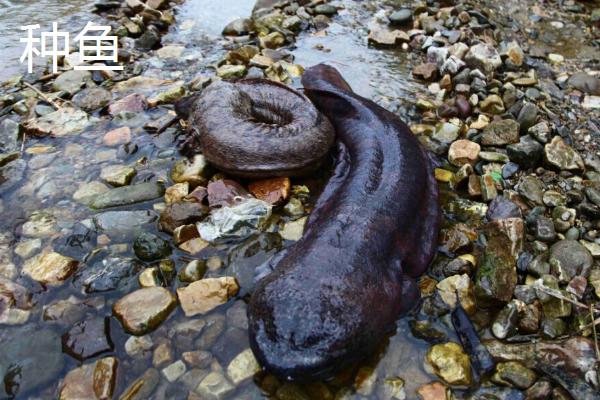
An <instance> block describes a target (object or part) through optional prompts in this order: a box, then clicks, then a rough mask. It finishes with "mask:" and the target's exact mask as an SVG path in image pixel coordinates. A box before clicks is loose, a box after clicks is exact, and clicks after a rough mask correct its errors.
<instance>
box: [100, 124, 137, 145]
mask: <svg viewBox="0 0 600 400" xmlns="http://www.w3.org/2000/svg"><path fill="white" fill-rule="evenodd" d="M102 141H103V142H104V144H105V145H107V146H111V147H114V146H119V145H122V144H127V143H130V142H131V129H129V127H128V126H122V127H120V128H117V129H113V130H112V131H110V132H107V133H106V134H105V135H104V138H102Z"/></svg>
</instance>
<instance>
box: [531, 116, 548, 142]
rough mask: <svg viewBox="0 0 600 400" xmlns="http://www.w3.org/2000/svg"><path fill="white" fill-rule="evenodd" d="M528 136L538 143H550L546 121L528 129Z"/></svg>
mask: <svg viewBox="0 0 600 400" xmlns="http://www.w3.org/2000/svg"><path fill="white" fill-rule="evenodd" d="M528 132H529V134H530V135H531V136H532V137H533V138H534V139H535V140H537V141H538V142H540V143H548V141H550V133H551V131H550V125H548V123H547V122H546V121H542V122H538V123H537V124H535V125H533V126H532V127H531V128H529V131H528Z"/></svg>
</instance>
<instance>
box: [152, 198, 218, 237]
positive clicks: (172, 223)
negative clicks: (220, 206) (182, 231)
mask: <svg viewBox="0 0 600 400" xmlns="http://www.w3.org/2000/svg"><path fill="white" fill-rule="evenodd" d="M207 215H208V207H206V206H205V205H202V204H200V203H196V202H190V201H178V202H175V203H172V204H169V205H167V207H166V208H165V209H164V211H163V212H162V213H161V214H160V221H159V226H160V229H161V230H163V231H165V232H168V233H171V234H172V233H174V231H175V229H177V228H178V227H180V226H183V225H190V224H195V223H196V222H200V221H202V220H203V219H204V218H205V217H206V216H207Z"/></svg>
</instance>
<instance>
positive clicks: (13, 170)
mask: <svg viewBox="0 0 600 400" xmlns="http://www.w3.org/2000/svg"><path fill="white" fill-rule="evenodd" d="M26 169H27V162H25V160H14V161H12V162H10V163H9V164H8V165H5V166H3V167H0V189H2V190H3V191H5V190H6V191H7V190H9V189H11V188H13V187H14V186H15V185H17V184H18V183H19V182H21V180H22V179H23V177H24V176H25V170H26Z"/></svg>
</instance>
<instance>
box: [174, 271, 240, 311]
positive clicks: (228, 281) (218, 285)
mask: <svg viewBox="0 0 600 400" xmlns="http://www.w3.org/2000/svg"><path fill="white" fill-rule="evenodd" d="M238 290H239V286H238V284H237V282H236V280H235V278H233V277H229V276H225V277H220V278H206V279H201V280H198V281H195V282H193V283H191V284H190V285H188V286H186V287H182V288H178V289H177V296H178V297H179V302H180V304H181V308H183V312H184V313H185V315H186V316H188V317H191V316H194V315H197V314H206V313H208V312H210V311H212V310H213V309H215V308H217V307H218V306H220V305H221V304H224V303H226V302H227V301H228V300H229V299H230V298H231V297H233V296H235V295H236V294H237V292H238Z"/></svg>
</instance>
